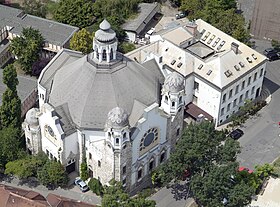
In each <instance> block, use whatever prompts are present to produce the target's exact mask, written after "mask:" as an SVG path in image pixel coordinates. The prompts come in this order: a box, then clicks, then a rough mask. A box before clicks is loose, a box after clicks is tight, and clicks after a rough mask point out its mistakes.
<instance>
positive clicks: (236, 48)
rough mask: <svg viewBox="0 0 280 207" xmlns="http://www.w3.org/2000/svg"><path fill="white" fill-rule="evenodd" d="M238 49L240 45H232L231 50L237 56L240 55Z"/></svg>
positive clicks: (233, 43)
mask: <svg viewBox="0 0 280 207" xmlns="http://www.w3.org/2000/svg"><path fill="white" fill-rule="evenodd" d="M238 47H239V45H238V44H236V43H235V42H232V43H231V49H232V51H233V52H234V53H235V54H238Z"/></svg>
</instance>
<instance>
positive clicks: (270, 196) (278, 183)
mask: <svg viewBox="0 0 280 207" xmlns="http://www.w3.org/2000/svg"><path fill="white" fill-rule="evenodd" d="M279 195H280V179H275V178H270V179H269V181H268V185H267V186H266V188H265V191H264V194H263V195H258V200H257V201H252V203H251V206H260V207H278V206H280V197H279Z"/></svg>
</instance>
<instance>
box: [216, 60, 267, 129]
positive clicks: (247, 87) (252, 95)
mask: <svg viewBox="0 0 280 207" xmlns="http://www.w3.org/2000/svg"><path fill="white" fill-rule="evenodd" d="M265 68H266V63H265V64H262V65H261V66H259V67H258V68H256V69H255V70H254V71H252V72H251V73H249V74H247V75H246V76H245V77H243V78H242V79H240V80H238V81H237V82H236V83H234V84H233V85H232V86H230V87H228V88H226V89H225V90H224V91H223V92H222V95H221V106H220V109H219V110H220V113H219V119H218V123H219V124H220V123H222V122H223V121H225V120H226V119H227V118H229V117H230V116H231V115H232V114H233V113H235V112H237V111H238V109H239V107H240V106H242V105H244V101H245V100H247V99H252V100H254V99H255V98H256V92H257V89H258V88H260V92H261V90H262V84H263V78H264V73H265ZM262 69H263V72H262V75H261V70H262ZM255 73H257V78H256V80H254V76H255ZM260 75H261V76H260ZM249 77H251V82H250V84H249V85H248V80H249ZM243 81H245V87H244V89H243V90H242V82H243ZM237 85H239V90H238V93H237V94H236V93H235V91H236V86H237ZM253 87H254V92H253V93H252V89H253ZM230 90H232V91H233V92H232V97H231V98H229V94H230ZM247 91H249V92H248V97H247V98H246V92H247ZM260 92H259V94H260ZM224 94H226V101H225V102H224V103H223V96H224ZM241 95H242V97H243V98H242V101H241V102H240V96H241ZM235 99H236V100H237V101H236V106H235V107H233V104H234V100H235ZM228 104H230V110H229V111H228V110H227V106H228ZM223 108H224V109H223ZM222 109H223V110H224V114H222Z"/></svg>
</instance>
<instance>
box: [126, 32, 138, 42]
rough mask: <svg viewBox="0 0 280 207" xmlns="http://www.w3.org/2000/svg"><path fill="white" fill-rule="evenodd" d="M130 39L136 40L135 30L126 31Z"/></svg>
mask: <svg viewBox="0 0 280 207" xmlns="http://www.w3.org/2000/svg"><path fill="white" fill-rule="evenodd" d="M125 33H126V35H127V37H128V39H129V41H131V42H135V40H136V33H135V32H130V31H125Z"/></svg>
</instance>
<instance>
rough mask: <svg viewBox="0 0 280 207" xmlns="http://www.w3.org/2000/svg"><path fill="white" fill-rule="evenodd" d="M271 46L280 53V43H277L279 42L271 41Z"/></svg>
mask: <svg viewBox="0 0 280 207" xmlns="http://www.w3.org/2000/svg"><path fill="white" fill-rule="evenodd" d="M271 45H272V47H273V48H274V49H275V50H277V52H279V51H280V43H279V41H277V40H272V41H271Z"/></svg>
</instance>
